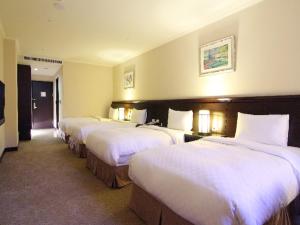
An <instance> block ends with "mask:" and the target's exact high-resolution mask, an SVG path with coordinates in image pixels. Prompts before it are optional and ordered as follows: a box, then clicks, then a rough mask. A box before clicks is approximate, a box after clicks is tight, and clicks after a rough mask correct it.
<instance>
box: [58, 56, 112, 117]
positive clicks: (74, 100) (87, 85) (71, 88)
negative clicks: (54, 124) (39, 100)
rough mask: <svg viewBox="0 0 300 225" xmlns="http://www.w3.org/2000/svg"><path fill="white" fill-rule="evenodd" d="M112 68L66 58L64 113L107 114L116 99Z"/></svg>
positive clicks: (75, 114)
mask: <svg viewBox="0 0 300 225" xmlns="http://www.w3.org/2000/svg"><path fill="white" fill-rule="evenodd" d="M112 86H113V84H112V68H109V67H102V66H95V65H89V64H81V63H73V62H64V65H63V69H62V93H63V96H62V110H63V117H69V116H89V115H100V116H107V113H108V108H109V106H110V104H111V101H112Z"/></svg>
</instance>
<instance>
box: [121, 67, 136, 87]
mask: <svg viewBox="0 0 300 225" xmlns="http://www.w3.org/2000/svg"><path fill="white" fill-rule="evenodd" d="M123 79H124V89H127V88H134V70H132V71H128V72H125V73H124V78H123Z"/></svg>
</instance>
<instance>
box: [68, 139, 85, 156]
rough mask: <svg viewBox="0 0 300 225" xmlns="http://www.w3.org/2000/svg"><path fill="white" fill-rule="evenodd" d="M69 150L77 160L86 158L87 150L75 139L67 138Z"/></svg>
mask: <svg viewBox="0 0 300 225" xmlns="http://www.w3.org/2000/svg"><path fill="white" fill-rule="evenodd" d="M68 145H69V149H70V150H71V152H73V153H74V154H75V155H77V156H78V157H79V158H86V157H87V150H86V147H85V144H83V143H81V142H80V141H79V140H78V139H77V138H74V137H70V138H69V143H68Z"/></svg>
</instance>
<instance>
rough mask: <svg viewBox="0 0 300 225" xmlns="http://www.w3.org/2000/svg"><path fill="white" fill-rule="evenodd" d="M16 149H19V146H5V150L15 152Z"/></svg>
mask: <svg viewBox="0 0 300 225" xmlns="http://www.w3.org/2000/svg"><path fill="white" fill-rule="evenodd" d="M14 151H18V146H16V147H9V148H5V149H4V152H14Z"/></svg>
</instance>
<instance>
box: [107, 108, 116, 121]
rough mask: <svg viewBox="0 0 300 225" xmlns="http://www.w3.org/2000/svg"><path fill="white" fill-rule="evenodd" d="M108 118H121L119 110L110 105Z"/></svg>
mask: <svg viewBox="0 0 300 225" xmlns="http://www.w3.org/2000/svg"><path fill="white" fill-rule="evenodd" d="M108 118H109V119H112V120H118V119H119V110H118V109H114V108H112V107H110V108H109V115H108Z"/></svg>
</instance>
